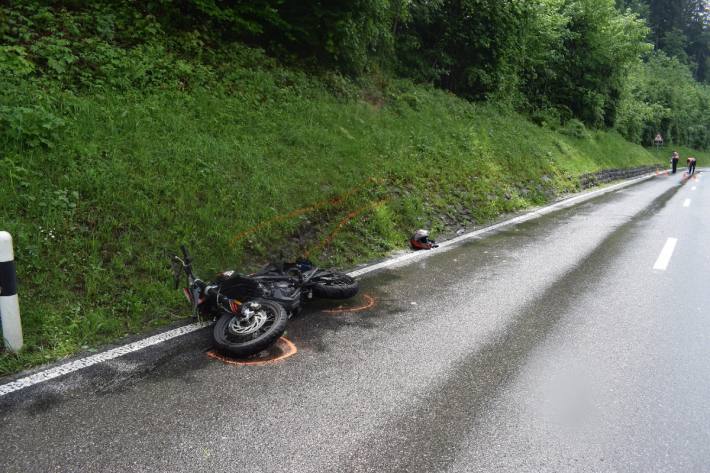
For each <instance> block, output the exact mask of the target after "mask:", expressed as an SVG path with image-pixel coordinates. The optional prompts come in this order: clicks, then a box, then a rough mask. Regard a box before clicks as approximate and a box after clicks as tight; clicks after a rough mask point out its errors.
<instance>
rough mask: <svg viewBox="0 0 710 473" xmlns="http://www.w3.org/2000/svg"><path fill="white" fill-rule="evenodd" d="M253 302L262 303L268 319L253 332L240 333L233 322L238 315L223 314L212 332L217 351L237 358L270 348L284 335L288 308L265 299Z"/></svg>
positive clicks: (262, 308)
mask: <svg viewBox="0 0 710 473" xmlns="http://www.w3.org/2000/svg"><path fill="white" fill-rule="evenodd" d="M252 302H258V303H259V304H260V305H261V310H262V311H263V312H264V315H265V316H266V321H265V322H264V323H263V324H262V325H261V326H260V327H259V328H257V329H255V330H254V331H253V332H247V333H242V334H238V333H235V331H234V327H235V325H234V324H233V323H232V322H233V321H235V322H236V316H235V315H232V314H225V315H223V316H222V317H220V318H219V320H217V323H216V324H215V326H214V330H213V332H212V333H213V336H214V343H215V348H216V349H217V351H219V352H220V353H222V354H225V355H229V356H233V357H236V358H244V357H247V356H251V355H255V354H257V353H259V352H260V351H262V350H265V349H267V348H269V347H270V346H271V345H273V344H274V343H275V342H276V340H278V339H279V337H280V336H281V335H283V333H284V331H285V330H286V323H287V322H288V314H287V313H286V310H285V309H284V308H283V307H282V306H281V305H280V304H277V303H275V302H271V301H267V300H263V299H257V300H254V301H252Z"/></svg>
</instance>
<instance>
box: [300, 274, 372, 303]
mask: <svg viewBox="0 0 710 473" xmlns="http://www.w3.org/2000/svg"><path fill="white" fill-rule="evenodd" d="M309 283H310V286H311V289H312V290H313V295H314V296H315V297H322V298H323V299H350V298H351V297H353V296H354V295H355V294H357V292H358V290H359V289H360V286H359V284H358V282H357V281H356V280H355V279H353V278H352V277H350V276H348V275H347V274H344V273H340V272H338V271H329V270H322V271H318V273H317V274H316V275H315V276H314V277H313V278H312V279H311V280H310V281H309Z"/></svg>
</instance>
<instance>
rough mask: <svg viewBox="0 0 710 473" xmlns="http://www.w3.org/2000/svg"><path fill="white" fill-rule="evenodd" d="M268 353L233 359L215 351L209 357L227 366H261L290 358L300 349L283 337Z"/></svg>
mask: <svg viewBox="0 0 710 473" xmlns="http://www.w3.org/2000/svg"><path fill="white" fill-rule="evenodd" d="M265 351H267V352H268V355H267V356H261V357H253V358H231V357H228V356H224V355H220V354H219V353H217V352H216V351H214V350H211V351H208V352H207V356H208V357H209V358H212V359H213V360H218V361H221V362H222V363H225V364H227V365H233V366H261V365H269V364H273V363H276V362H278V361H281V360H284V359H286V358H289V357H291V356H293V355H295V354H296V353H298V349H297V348H296V345H294V344H293V343H292V342H291V341H290V340H289V339H288V338H286V337H281V338H279V339H278V340H276V343H274V344H273V345H272V346H271V347H269V348H268V349H266V350H265Z"/></svg>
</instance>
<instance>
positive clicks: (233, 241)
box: [229, 177, 383, 246]
mask: <svg viewBox="0 0 710 473" xmlns="http://www.w3.org/2000/svg"><path fill="white" fill-rule="evenodd" d="M372 182H374V183H376V184H382V182H383V180H382V179H377V178H374V177H370V178H368V179H367V183H372ZM367 183H366V184H367ZM363 189H365V185H362V186H356V187H352V188H350V189H348V190H347V191H345V192H343V193H342V194H340V195H337V196H335V197H333V198H332V199H325V200H321V201H319V202H316V203H315V204H313V205H309V206H308V207H302V208H300V209H296V210H292V211H291V212H289V213H286V214H282V215H277V216H275V217H272V218H270V219H268V220H265V221H263V222H261V223H258V224H256V225H254V226H253V227H251V228H248V229H246V230H244V231H242V232H239V233H238V234H236V235H235V236H234V237H233V238H232V239H231V240H230V242H229V244H230V246H234V245H235V244H236V243H237V241H239V240H241V239H242V238H244V237H246V236H247V235H250V234H252V233H255V232H256V231H258V230H261V229H262V228H264V227H268V226H269V225H272V224H274V223H278V222H283V221H284V220H289V219H292V218H295V217H299V216H301V215H303V214H307V213H308V212H312V211H314V210H318V209H321V208H324V207H328V206H337V205H340V204H341V203H342V202H343V201H345V199H347V198H348V197H350V196H351V195H353V194H356V193H358V192H360V191H361V190H363Z"/></svg>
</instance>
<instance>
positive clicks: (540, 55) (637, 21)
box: [0, 0, 710, 147]
mask: <svg viewBox="0 0 710 473" xmlns="http://www.w3.org/2000/svg"><path fill="white" fill-rule="evenodd" d="M707 11H708V10H707V3H706V2H705V1H704V0H681V1H677V0H616V1H614V0H503V1H501V0H356V1H349V2H302V1H295V0H256V1H245V0H232V1H229V2H227V1H220V0H183V1H171V0H146V1H142V2H134V1H130V0H96V1H92V2H81V1H52V0H24V1H20V2H16V3H13V4H12V6H0V72H1V73H2V80H3V82H4V83H3V84H2V85H3V86H4V87H3V88H2V92H0V94H2V95H1V96H0V97H1V98H2V104H1V105H0V122H1V123H3V124H4V125H5V131H4V134H5V139H7V137H8V135H11V136H14V137H15V138H17V137H19V136H21V137H24V139H26V142H27V143H28V144H30V145H37V144H40V143H41V144H44V145H48V144H50V143H51V141H52V135H53V133H56V130H58V129H59V128H60V127H61V126H62V118H61V116H60V115H59V114H56V113H54V111H53V107H54V105H53V104H54V102H56V100H55V99H56V97H57V94H55V93H48V89H61V90H62V91H63V92H62V93H66V91H72V92H75V93H82V92H85V91H87V90H97V89H102V88H109V89H112V90H117V89H118V90H131V89H143V88H146V87H147V88H150V87H171V88H172V87H176V88H178V89H180V88H182V89H185V88H189V87H192V86H195V85H198V84H202V85H204V84H206V83H209V82H210V81H213V80H214V79H215V77H214V74H221V73H223V71H221V67H220V64H224V63H225V56H226V57H228V56H229V55H230V54H236V53H235V51H236V49H235V48H234V47H233V45H235V44H237V43H238V42H242V43H244V42H245V43H247V44H251V45H254V46H258V47H261V48H264V49H265V50H266V51H267V52H269V53H270V54H272V55H275V56H278V57H279V58H281V59H282V60H285V61H288V62H293V61H295V62H297V63H298V64H299V66H300V67H306V68H310V69H311V70H318V71H327V70H330V71H340V73H343V74H347V75H351V76H355V77H358V76H360V77H362V76H368V77H372V76H373V75H374V76H382V75H391V74H393V73H394V74H398V75H399V76H402V77H407V78H411V79H413V80H415V81H420V82H428V83H432V84H434V85H437V86H439V87H442V88H445V89H448V90H451V91H453V92H455V93H456V94H459V95H461V96H464V97H467V98H469V99H472V100H486V99H490V100H494V101H496V102H498V103H507V104H509V105H510V106H512V107H514V108H515V109H516V110H518V111H523V112H525V113H527V114H528V115H529V116H531V118H532V119H533V120H534V121H536V122H537V123H539V124H547V125H549V126H552V127H557V126H560V125H564V124H566V123H567V122H568V121H569V120H572V119H574V120H579V121H581V122H582V123H584V124H585V125H586V126H587V127H596V128H601V127H605V128H617V129H618V130H619V131H620V132H621V133H622V134H623V135H624V136H625V137H627V139H630V140H632V141H635V142H638V143H645V144H649V142H650V140H651V139H652V137H653V136H655V133H656V132H661V133H663V134H664V136H666V137H667V139H668V140H670V141H673V142H675V143H677V144H689V145H694V146H703V147H705V146H708V139H709V138H708V130H709V129H710V110H708V107H707V104H708V102H709V101H710V91H709V90H708V87H707V86H704V85H701V84H699V83H697V82H696V81H695V79H694V78H693V74H695V77H696V78H699V79H701V80H702V79H706V75H707V72H706V69H707V61H708V57H707V56H708V44H710V43H709V41H710V39H709V38H710V30H709V28H708V22H707V19H708V14H707ZM639 15H640V16H639ZM643 18H645V19H646V20H644V19H643ZM646 21H647V22H648V24H649V25H650V29H649V28H648V27H647V24H646ZM651 43H654V44H655V48H656V51H655V52H651V49H653V46H652V45H651ZM226 62H228V61H226ZM329 74H331V75H332V73H329ZM332 77H333V78H335V76H334V75H332ZM671 78H672V79H671ZM335 80H336V81H337V79H335ZM18 89H19V92H18ZM27 94H29V95H27ZM28 96H29V97H32V98H33V100H31V101H29V103H28V100H26V98H27V97H28Z"/></svg>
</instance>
